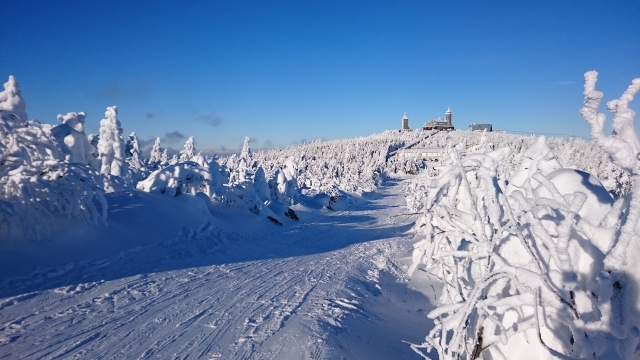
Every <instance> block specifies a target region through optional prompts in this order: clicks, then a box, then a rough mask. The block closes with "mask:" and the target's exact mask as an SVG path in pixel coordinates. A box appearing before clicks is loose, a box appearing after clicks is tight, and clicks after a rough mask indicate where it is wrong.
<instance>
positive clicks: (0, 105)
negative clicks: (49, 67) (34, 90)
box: [0, 75, 28, 122]
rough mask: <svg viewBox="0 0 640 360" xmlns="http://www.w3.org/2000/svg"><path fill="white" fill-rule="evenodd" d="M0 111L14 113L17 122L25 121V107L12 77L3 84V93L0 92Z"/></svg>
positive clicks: (18, 88) (18, 86) (18, 87)
mask: <svg viewBox="0 0 640 360" xmlns="http://www.w3.org/2000/svg"><path fill="white" fill-rule="evenodd" d="M0 110H6V111H10V112H12V113H14V114H15V115H16V116H17V117H18V120H19V121H23V122H24V121H27V120H28V118H27V106H26V105H25V103H24V100H23V99H22V94H21V92H20V85H18V82H17V81H16V79H15V77H13V75H9V80H8V81H7V82H6V83H4V91H2V92H0Z"/></svg>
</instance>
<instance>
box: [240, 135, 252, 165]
mask: <svg viewBox="0 0 640 360" xmlns="http://www.w3.org/2000/svg"><path fill="white" fill-rule="evenodd" d="M240 157H241V158H243V159H245V160H246V161H247V163H249V159H251V148H250V147H249V137H248V136H245V138H244V144H242V151H241V152H240Z"/></svg>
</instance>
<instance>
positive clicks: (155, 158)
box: [149, 137, 163, 164]
mask: <svg viewBox="0 0 640 360" xmlns="http://www.w3.org/2000/svg"><path fill="white" fill-rule="evenodd" d="M160 145H161V144H160V138H159V137H157V138H156V141H155V142H154V143H153V147H152V148H151V154H149V162H150V163H152V164H154V163H158V162H163V161H162V147H160Z"/></svg>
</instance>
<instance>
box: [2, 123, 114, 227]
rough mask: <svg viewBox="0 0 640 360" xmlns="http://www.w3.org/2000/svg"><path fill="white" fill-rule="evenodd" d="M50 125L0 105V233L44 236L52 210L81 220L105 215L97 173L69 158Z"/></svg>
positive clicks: (95, 220) (99, 220)
mask: <svg viewBox="0 0 640 360" xmlns="http://www.w3.org/2000/svg"><path fill="white" fill-rule="evenodd" d="M50 130H51V128H50V127H48V128H41V127H39V126H34V125H32V124H29V123H25V122H22V120H21V119H20V117H19V116H18V115H16V114H15V113H13V112H9V111H0V234H1V235H2V236H0V238H17V237H27V238H33V237H35V238H40V237H46V236H47V235H48V233H49V231H50V230H51V229H52V228H53V227H54V226H55V224H56V217H55V216H56V214H61V215H64V216H67V217H69V218H71V219H77V220H79V221H80V222H81V223H83V224H96V223H104V222H105V221H106V216H107V203H106V201H105V198H104V191H103V190H102V188H101V186H100V185H101V183H102V179H101V176H100V175H99V173H98V172H97V171H96V170H95V169H93V168H92V167H90V166H88V165H86V164H84V163H83V162H78V163H70V162H69V161H68V160H67V159H66V154H65V152H64V150H63V148H62V147H63V146H64V145H62V144H60V143H59V142H58V141H57V140H56V139H55V138H54V137H53V136H52V135H51V132H50ZM74 131H75V130H74ZM98 184H100V185H98Z"/></svg>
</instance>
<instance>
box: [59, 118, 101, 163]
mask: <svg viewBox="0 0 640 360" xmlns="http://www.w3.org/2000/svg"><path fill="white" fill-rule="evenodd" d="M84 119H85V113H84V112H79V113H76V112H69V113H67V114H66V115H62V114H59V115H58V120H59V121H61V122H62V124H60V125H57V126H53V127H52V128H51V130H50V131H51V134H52V136H53V137H54V138H56V140H58V142H60V144H61V145H62V147H63V148H64V151H65V153H66V154H67V161H69V162H72V163H83V164H88V165H91V166H93V167H95V168H96V169H99V168H100V161H99V160H97V159H96V158H95V157H94V154H95V152H96V148H95V147H94V146H93V145H91V142H90V141H89V139H88V138H87V136H86V135H85V134H84Z"/></svg>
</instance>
